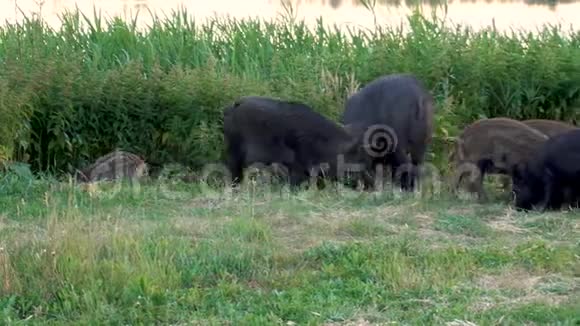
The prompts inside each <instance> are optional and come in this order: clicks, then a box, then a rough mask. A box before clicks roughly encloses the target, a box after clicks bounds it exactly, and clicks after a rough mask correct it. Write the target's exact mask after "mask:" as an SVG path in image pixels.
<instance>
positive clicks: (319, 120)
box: [224, 96, 358, 186]
mask: <svg viewBox="0 0 580 326" xmlns="http://www.w3.org/2000/svg"><path fill="white" fill-rule="evenodd" d="M224 138H225V143H226V151H227V165H228V168H229V170H230V172H231V174H232V181H233V183H237V182H241V181H242V179H243V169H244V168H247V167H248V166H251V165H253V164H256V163H258V164H263V165H265V166H268V165H272V164H278V165H281V166H283V167H285V168H286V169H287V173H288V175H289V177H290V184H291V185H292V186H297V185H299V184H301V183H302V182H304V181H305V180H306V179H307V178H309V177H310V176H311V171H312V169H313V168H314V169H316V168H322V172H324V173H326V174H327V176H330V177H331V178H336V177H340V175H338V173H340V171H338V170H337V164H338V163H337V162H338V161H337V160H338V156H339V155H340V154H342V155H345V156H346V157H351V156H356V152H357V144H358V142H357V139H356V138H355V136H354V135H353V133H352V132H351V131H350V130H349V129H348V128H344V127H342V126H340V125H338V124H336V123H334V122H333V121H331V120H329V119H327V118H325V117H324V116H322V115H321V114H319V113H317V112H315V111H314V110H312V109H311V108H310V107H308V106H307V105H305V104H303V103H299V102H295V101H284V100H279V99H274V98H268V97H261V96H247V97H242V98H240V99H239V100H237V101H236V102H235V103H234V104H233V105H232V106H230V107H228V108H226V110H225V111H224ZM324 164H328V166H327V167H326V168H325V167H324Z"/></svg>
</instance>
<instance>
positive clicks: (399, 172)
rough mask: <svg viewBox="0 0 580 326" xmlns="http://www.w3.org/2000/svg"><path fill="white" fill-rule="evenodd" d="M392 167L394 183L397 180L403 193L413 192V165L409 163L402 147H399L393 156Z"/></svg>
mask: <svg viewBox="0 0 580 326" xmlns="http://www.w3.org/2000/svg"><path fill="white" fill-rule="evenodd" d="M391 167H392V171H391V173H392V177H393V181H395V180H397V181H398V183H399V184H400V185H401V189H402V190H403V191H413V189H414V182H413V177H414V173H413V172H414V171H413V170H414V168H413V164H412V163H411V162H410V161H409V158H408V156H407V154H406V153H405V151H403V150H402V149H401V148H400V147H397V149H396V150H395V152H394V153H393V155H392V164H391Z"/></svg>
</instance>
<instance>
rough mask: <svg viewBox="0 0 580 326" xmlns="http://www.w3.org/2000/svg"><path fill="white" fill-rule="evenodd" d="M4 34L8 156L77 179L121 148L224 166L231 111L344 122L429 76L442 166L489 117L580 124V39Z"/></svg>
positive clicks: (71, 16) (422, 31) (1, 150)
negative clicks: (364, 102) (293, 112)
mask: <svg viewBox="0 0 580 326" xmlns="http://www.w3.org/2000/svg"><path fill="white" fill-rule="evenodd" d="M61 19H62V25H61V27H60V28H59V29H57V30H53V29H50V28H49V27H47V25H46V24H44V23H43V22H42V21H41V20H38V19H26V20H24V22H22V23H17V24H13V25H6V26H3V27H1V28H0V85H2V87H1V89H0V98H1V100H0V113H1V114H2V119H0V154H2V155H3V156H4V158H10V157H12V158H13V159H16V160H23V159H24V158H25V157H26V158H28V159H29V162H30V163H31V165H32V167H33V169H35V170H42V171H46V170H48V171H61V172H62V171H71V170H72V169H73V168H78V167H79V166H81V165H83V164H85V163H87V162H88V161H89V160H93V159H94V158H95V157H97V156H99V155H102V154H104V153H106V152H108V151H110V150H112V149H113V148H116V147H117V148H124V149H126V150H131V151H134V152H136V153H138V154H141V155H143V156H145V158H146V159H147V160H148V161H149V162H150V163H151V164H153V165H154V166H156V165H162V164H166V163H170V162H179V163H182V164H186V165H189V166H191V167H193V168H200V167H201V166H203V164H205V163H208V162H210V161H216V160H219V159H220V156H221V152H222V149H223V142H222V139H221V129H220V128H221V123H222V122H221V112H222V109H223V107H224V106H226V105H227V104H228V103H230V102H231V101H232V100H233V99H234V98H236V97H238V96H242V95H249V94H254V95H268V96H276V97H282V98H291V99H295V100H300V101H303V102H305V103H307V104H309V105H311V106H312V107H313V108H314V109H315V110H317V111H319V112H322V113H323V114H325V115H326V116H328V117H329V118H331V119H337V118H338V116H339V115H340V113H341V111H342V108H343V104H344V100H345V98H346V97H347V96H348V94H349V93H350V92H352V91H353V90H354V89H356V87H357V86H362V85H364V84H365V83H367V82H369V81H371V80H372V79H374V78H377V77H378V76H380V75H383V74H389V73H399V72H408V73H413V74H416V75H417V76H418V77H419V78H421V79H422V80H423V81H424V82H425V83H426V85H427V86H428V87H429V88H430V89H431V90H432V92H433V94H434V95H435V98H436V100H437V111H438V113H437V117H436V119H437V121H436V124H437V128H436V135H435V138H436V141H435V145H434V147H433V153H432V155H433V156H432V158H431V159H434V160H440V159H442V158H444V157H445V155H442V154H443V153H442V151H444V150H445V146H444V145H445V144H446V142H447V141H448V140H449V138H450V137H452V136H453V135H455V134H456V133H457V132H458V131H459V130H460V128H461V127H462V126H463V125H464V124H466V123H469V122H471V121H472V120H474V119H476V118H479V117H493V116H508V117H513V118H517V119H524V118H554V119H561V120H574V119H576V118H577V116H578V107H580V104H579V103H580V102H579V98H580V32H574V31H572V32H570V33H566V32H567V31H565V30H562V29H561V28H560V27H551V26H546V27H545V28H544V29H543V30H541V31H539V32H538V33H526V32H512V33H509V34H508V33H500V32H498V31H496V30H494V29H493V28H492V27H490V28H488V29H484V30H481V31H477V32H475V31H472V30H470V29H469V28H464V27H449V26H447V25H446V24H445V23H443V22H440V21H438V20H437V19H430V18H426V17H424V16H423V15H421V14H420V13H419V12H416V13H415V14H413V15H411V16H409V17H408V21H409V30H403V29H401V28H398V27H397V28H395V27H389V26H377V28H376V29H375V30H371V31H361V30H358V31H351V30H346V31H345V30H340V29H338V28H334V29H333V28H329V27H326V26H325V25H324V24H323V22H322V20H320V21H319V24H318V26H317V27H316V28H314V29H309V28H308V27H307V25H306V24H305V23H303V22H295V21H272V22H267V21H262V20H249V19H246V20H234V19H229V18H212V19H210V20H208V21H207V22H204V23H199V22H196V21H194V20H193V19H192V18H191V16H190V15H189V14H188V13H187V11H185V10H182V11H175V12H173V13H172V14H171V15H170V16H169V17H167V18H159V17H154V19H153V23H152V24H151V25H150V26H149V27H147V28H146V29H145V30H144V31H141V30H139V29H137V27H136V26H137V25H136V21H134V20H130V21H123V20H121V19H120V18H114V19H112V20H106V21H105V20H103V19H102V18H101V17H100V16H99V15H98V14H96V13H95V14H93V17H89V16H86V15H85V14H83V13H81V12H78V11H75V12H72V13H67V14H65V15H63V16H62V17H61Z"/></svg>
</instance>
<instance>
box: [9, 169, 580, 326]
mask: <svg viewBox="0 0 580 326" xmlns="http://www.w3.org/2000/svg"><path fill="white" fill-rule="evenodd" d="M5 177H10V178H12V179H11V180H12V182H11V183H8V182H5V183H4V185H5V186H4V187H3V188H2V189H0V191H1V193H0V208H1V209H0V211H1V212H2V213H0V248H1V249H0V320H1V322H2V323H8V324H10V323H23V324H37V323H42V324H45V323H48V324H79V323H80V324H86V323H93V324H94V323H99V324H102V323H107V324H139V323H143V324H151V323H163V324H169V323H171V324H177V323H192V322H198V323H200V324H223V323H232V324H241V325H246V324H247V325H255V324H273V325H279V324H287V323H288V322H295V323H297V324H325V323H326V324H331V323H335V324H343V323H347V322H349V321H357V320H358V321H367V322H370V323H392V322H395V323H401V324H445V323H447V322H452V321H457V320H462V321H469V322H473V323H476V324H478V325H487V324H495V323H502V324H505V323H508V324H533V323H535V324H546V323H550V324H555V323H560V324H562V325H574V324H576V323H578V322H579V321H580V314H579V313H578V309H577V308H578V305H579V304H580V291H579V289H580V281H579V280H580V260H579V259H578V257H579V254H580V247H579V245H580V243H579V242H578V239H579V238H580V229H579V228H578V225H579V222H580V219H579V215H578V213H577V212H566V211H562V212H552V213H546V214H543V215H540V214H533V213H530V214H524V213H518V212H515V211H513V210H512V209H511V208H510V206H509V205H508V204H506V203H503V202H496V203H495V204H493V205H483V204H477V203H475V202H473V201H469V200H461V199H460V200H458V199H453V198H452V197H450V196H449V195H446V194H444V193H442V194H439V196H438V197H431V198H423V199H416V198H414V197H410V196H402V197H399V198H394V197H393V196H392V195H390V194H388V193H383V194H374V195H373V194H358V193H354V192H346V191H345V192H342V193H340V194H337V193H336V192H334V191H332V190H330V189H328V190H324V191H313V190H310V191H302V192H298V193H294V194H290V193H286V194H284V193H282V194H280V193H279V192H278V193H274V194H272V193H265V192H263V191H262V192H257V193H253V194H250V193H248V192H243V193H233V194H232V195H231V196H230V197H227V195H221V196H216V195H215V194H216V193H217V192H216V193H214V195H212V194H209V193H207V192H204V191H203V190H202V189H203V188H201V187H200V185H199V184H180V183H165V184H162V183H160V182H153V183H151V182H147V181H144V182H143V183H142V184H140V185H139V188H130V187H129V185H126V184H125V185H122V186H121V187H120V188H115V187H114V185H107V184H101V185H96V186H94V187H93V188H82V187H80V186H76V185H71V184H66V183H55V182H54V181H50V180H47V179H33V178H30V177H27V176H21V177H17V176H16V175H15V174H11V175H8V176H5ZM23 188H26V191H22V189H23ZM83 189H84V190H83ZM170 191H171V192H170ZM548 221H549V222H548ZM545 223H549V224H548V225H550V227H547V228H544V227H543V225H544V224H545ZM564 228H565V229H566V232H554V231H555V230H558V229H564Z"/></svg>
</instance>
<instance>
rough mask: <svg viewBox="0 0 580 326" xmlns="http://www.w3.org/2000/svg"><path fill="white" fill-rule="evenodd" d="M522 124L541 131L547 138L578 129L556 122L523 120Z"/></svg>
mask: <svg viewBox="0 0 580 326" xmlns="http://www.w3.org/2000/svg"><path fill="white" fill-rule="evenodd" d="M522 122H523V123H525V124H526V125H527V126H530V127H532V128H534V129H536V130H539V131H541V132H542V133H543V134H545V135H546V136H548V137H554V136H557V135H559V134H562V133H565V132H568V131H571V130H575V129H578V127H576V126H574V125H573V124H570V123H566V122H563V121H558V120H545V119H532V120H524V121H522Z"/></svg>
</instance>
